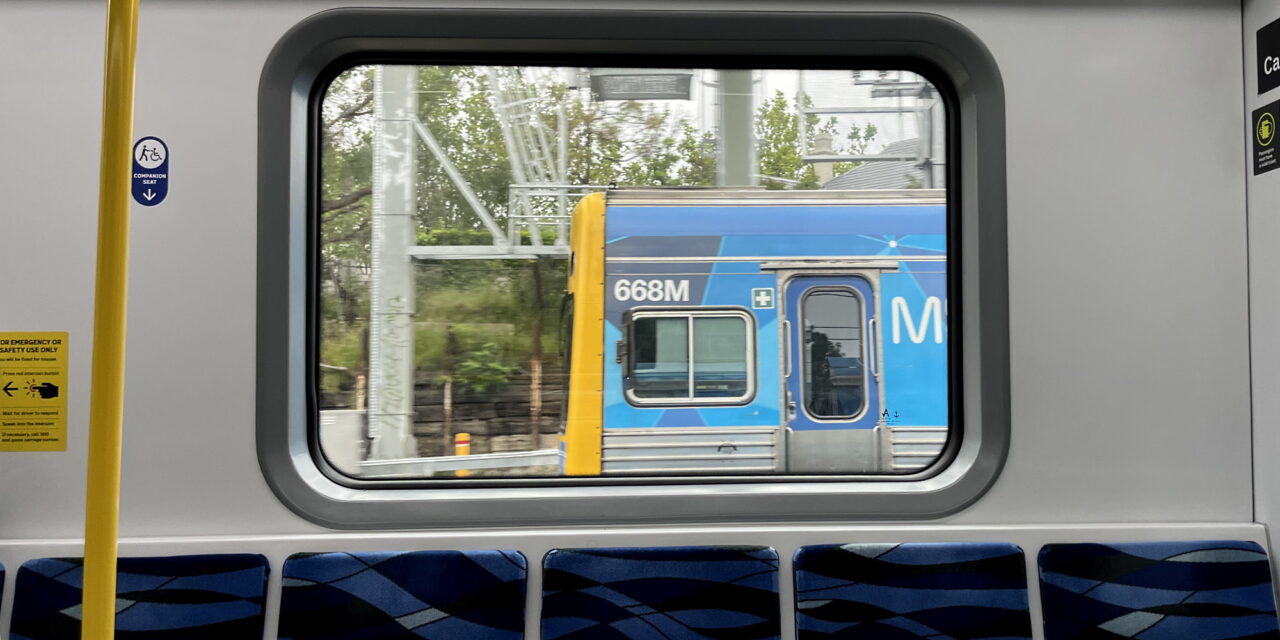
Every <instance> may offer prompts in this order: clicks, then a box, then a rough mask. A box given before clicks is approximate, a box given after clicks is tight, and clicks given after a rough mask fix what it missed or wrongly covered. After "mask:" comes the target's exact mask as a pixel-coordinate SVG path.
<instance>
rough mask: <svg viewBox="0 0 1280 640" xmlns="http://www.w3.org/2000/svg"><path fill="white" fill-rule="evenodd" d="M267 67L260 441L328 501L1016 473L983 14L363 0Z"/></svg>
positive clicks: (563, 501)
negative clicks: (501, 7)
mask: <svg viewBox="0 0 1280 640" xmlns="http://www.w3.org/2000/svg"><path fill="white" fill-rule="evenodd" d="M723 65H731V66H723ZM260 86H261V87H262V89H261V92H260V101H261V102H260V105H261V111H260V121H259V123H258V130H259V132H260V144H261V150H262V151H261V154H260V158H259V160H258V167H259V184H258V189H259V194H260V196H259V202H260V206H259V219H260V225H259V232H258V233H259V247H260V250H259V254H258V269H259V270H258V279H259V296H258V309H259V318H258V326H259V335H258V340H257V345H258V352H259V357H258V362H259V369H258V375H257V379H258V385H259V396H258V409H259V410H258V416H259V420H258V436H259V451H260V458H261V460H262V461H263V468H264V471H265V472H266V474H267V479H268V481H269V482H270V483H271V486H272V487H273V488H274V489H275V490H276V491H277V493H278V494H280V495H281V496H282V497H284V498H285V500H286V502H288V503H289V504H290V505H291V506H292V507H294V508H295V509H296V510H298V511H299V513H303V514H304V515H306V516H307V517H309V518H312V519H314V520H316V521H318V522H325V523H337V524H338V526H360V527H367V526H377V525H379V524H385V525H388V526H400V525H404V526H423V525H426V524H431V525H433V526H434V525H435V524H438V522H437V521H428V520H424V516H422V515H421V513H419V512H418V511H416V510H415V509H416V507H415V506H414V505H421V504H427V503H430V504H432V505H433V509H436V511H435V513H440V514H450V515H449V517H450V518H454V519H452V520H448V523H450V524H462V523H464V522H471V523H474V522H481V521H484V522H491V523H497V522H512V521H517V519H519V518H523V520H520V521H524V522H527V521H534V520H539V521H548V522H552V521H554V522H561V521H565V522H567V521H571V520H572V521H577V522H587V521H598V519H599V518H598V514H599V513H600V511H599V508H600V506H601V505H602V504H604V503H601V502H599V501H594V502H593V501H592V500H586V501H584V502H582V503H581V504H579V503H578V502H575V501H574V500H573V499H571V498H572V497H573V496H587V495H595V496H600V497H602V499H604V500H606V501H607V500H612V499H615V498H620V497H624V496H626V497H627V498H626V500H627V501H628V502H629V505H630V506H628V507H626V508H619V509H618V511H619V513H620V514H635V518H633V519H643V518H645V517H646V516H645V514H646V513H652V512H653V511H654V508H651V507H648V506H644V504H641V503H644V501H645V500H653V501H654V502H653V503H652V504H655V505H660V504H674V503H672V502H670V501H668V500H667V498H666V497H668V496H681V495H685V493H688V494H689V495H697V492H695V491H692V490H690V487H691V486H692V485H695V484H707V483H723V485H722V486H721V485H717V489H716V490H715V491H714V492H711V493H714V494H715V496H716V497H715V499H714V500H713V501H709V502H707V503H706V504H701V505H700V506H699V507H698V508H696V509H694V510H693V511H690V514H691V515H690V518H703V517H708V514H715V515H714V516H713V517H716V518H740V517H742V516H743V515H744V514H748V513H760V512H761V509H775V510H776V513H783V512H788V513H789V512H792V511H795V510H800V511H806V513H811V514H813V515H815V516H821V517H830V516H831V515H833V514H852V513H869V514H877V515H892V514H905V515H918V514H940V513H944V512H946V511H948V510H954V509H956V508H958V507H957V505H960V504H962V503H963V502H964V501H965V500H972V499H975V498H976V496H978V495H980V494H981V492H982V491H984V490H985V487H986V486H989V483H990V481H991V480H992V479H993V478H994V475H993V473H994V472H993V471H992V470H993V469H998V468H999V462H998V460H1000V459H1002V458H1000V456H1001V455H1003V454H1002V451H1003V449H1002V447H1004V446H1005V443H1006V442H1007V428H1008V424H1007V411H1006V409H1007V407H1005V406H1004V404H1002V400H1001V399H1007V397H1008V392H1007V389H1005V388H1000V386H1001V385H1002V384H1003V382H1002V381H1003V380H1005V377H1006V376H1005V373H1007V372H1006V371H1005V370H1006V369H1007V358H1006V356H1005V351H1004V350H1003V349H1004V348H1007V336H1006V333H1005V331H1006V329H1005V326H1004V324H1003V320H1002V316H1001V315H1000V314H1001V312H1002V311H1001V310H1002V309H1004V308H1005V302H1004V299H1003V297H1002V296H1003V292H1004V288H1003V280H1002V279H1003V278H1004V277H1005V276H1004V272H1003V265H1004V254H1003V250H1004V249H1003V245H1001V244H999V242H998V239H999V238H1003V237H1005V234H1004V231H1003V230H1004V227H1003V224H1004V221H1003V216H1004V209H1003V203H1004V200H1003V198H1004V195H1003V189H1004V187H1003V184H1004V183H1003V180H1004V168H1003V155H1002V154H1003V137H1002V136H1003V130H1004V129H1003V93H1002V89H1001V88H1000V81H999V73H998V72H997V71H996V70H995V69H994V65H993V63H992V59H991V57H990V55H989V54H988V53H987V52H986V50H985V48H984V47H983V46H982V45H981V43H980V42H979V41H977V40H976V38H975V36H973V34H972V33H970V32H969V31H967V30H965V29H964V28H962V27H960V26H958V25H956V24H955V23H953V22H951V21H948V20H945V19H941V18H936V17H930V16H920V15H908V14H901V15H895V14H879V13H877V14H855V13H848V14H823V15H804V14H794V15H792V14H787V13H785V12H778V13H776V14H769V15H763V14H755V13H748V12H722V14H720V15H710V14H709V13H708V14H704V13H702V12H698V13H687V14H686V13H675V12H673V13H665V12H661V11H637V12H626V11H621V12H608V11H601V12H574V11H524V10H519V11H497V10H494V11H490V10H483V9H477V10H468V11H447V10H418V9H403V10H400V9H379V10H362V9H351V10H337V11H332V12H325V13H322V14H318V15H316V16H314V17H312V18H310V19H308V20H306V21H305V22H303V23H300V24H299V25H297V27H296V28H295V29H292V30H291V31H289V33H288V34H287V35H285V36H284V37H283V39H282V40H281V42H280V43H279V45H278V46H277V47H276V48H275V49H274V50H273V52H272V54H271V56H270V58H269V59H268V62H267V64H266V66H265V67H264V71H263V77H262V79H261V83H260ZM962 142H963V143H964V144H963V145H962V144H961V143H962ZM960 184H963V185H964V186H965V188H964V190H963V193H961V192H960V191H958V190H956V189H955V186H956V185H960ZM960 195H963V197H964V198H965V200H963V201H961V200H959V199H956V198H958V197H959V196H960ZM962 207H963V211H962V210H961V208H962ZM962 236H963V239H964V244H963V246H964V247H965V261H964V262H963V263H961V262H960V261H959V260H958V259H957V257H958V248H959V247H960V246H961V242H960V241H961V238H962ZM979 279H981V283H982V286H981V287H978V286H972V287H970V286H966V287H965V289H964V290H965V292H966V298H965V299H964V300H963V301H961V300H960V299H959V298H958V297H957V295H958V293H959V291H960V284H961V283H962V282H969V281H973V282H977V281H978V280H979ZM565 300H571V302H570V303H565V302H564V301H565ZM962 302H963V304H961V303H962ZM962 316H963V318H964V323H961V317H962ZM558 327H559V329H557V328H558ZM961 327H964V330H965V333H964V334H963V335H961V334H960V333H959V329H960V328H961ZM1002 341H1004V342H1002ZM986 345H994V346H991V347H990V349H991V350H990V351H989V352H988V351H986V350H984V349H986ZM1001 345H1003V347H1002V346H1001ZM975 349H977V350H976V351H975ZM962 350H964V358H965V360H964V367H963V368H961V367H960V357H961V353H962ZM961 371H963V372H964V376H965V380H963V381H962V380H961V379H960V375H961ZM1002 372H1003V373H1002ZM988 374H989V375H988ZM961 382H965V383H966V384H965V385H962V384H961ZM977 393H981V394H982V396H981V397H982V401H981V402H971V403H968V404H966V403H965V402H964V401H965V397H967V395H966V394H977ZM962 418H963V421H964V423H963V424H962V423H961V422H962ZM961 429H964V437H963V438H960V437H958V435H959V434H960V431H961ZM970 429H973V430H972V431H970ZM464 436H465V437H464ZM458 442H469V446H468V447H460V446H458V445H457V444H456V443H458ZM964 448H968V449H964ZM966 450H967V451H969V453H966ZM979 457H983V458H984V459H986V458H989V459H990V460H992V461H994V462H990V463H983V464H978V463H977V462H975V461H977V460H978V459H979ZM953 461H959V463H958V464H957V463H956V462H953ZM971 472H972V473H971ZM628 476H630V477H628ZM635 476H643V477H640V478H637V477H635ZM694 476H696V478H695V477H694ZM848 480H856V481H857V482H846V481H848ZM833 481H838V482H835V483H834V484H832V482H833ZM761 483H778V484H786V483H790V484H791V486H795V487H812V488H813V490H812V491H808V490H799V489H798V490H797V492H798V493H797V495H804V496H811V497H814V499H813V500H797V501H791V500H782V498H784V497H785V496H783V495H782V493H785V492H777V491H766V492H760V491H757V490H755V489H753V487H754V486H755V485H757V484H761ZM824 483H825V484H824ZM444 487H448V489H449V492H448V493H449V494H450V495H449V497H447V498H445V497H440V496H441V495H442V494H440V493H439V492H438V491H437V490H439V489H442V488H444ZM530 487H535V488H536V495H537V496H538V499H536V500H529V499H527V498H528V496H529V495H534V494H527V495H526V494H522V493H521V492H522V491H527V490H529V488H530ZM833 487H835V488H834V489H833ZM956 487H960V488H956ZM385 488H394V489H396V490H397V491H381V489H385ZM455 490H456V491H457V492H475V493H474V495H475V496H476V497H477V501H475V502H471V501H463V500H457V499H455V498H456V497H457V496H458V495H460V494H461V493H453V492H454V491H455ZM788 491H789V490H788ZM433 492H434V493H433ZM575 492H576V493H575ZM682 492H685V493H682ZM917 494H919V496H924V497H918V498H917V497H912V496H915V495H917ZM467 495H472V494H471V493H468V494H467ZM707 495H710V494H707ZM935 495H936V496H944V495H946V496H961V497H948V498H946V499H943V498H941V497H937V498H935V497H931V496H935ZM298 496H302V497H298ZM371 496H376V497H371ZM819 496H821V497H819ZM832 496H839V497H838V498H836V497H832ZM775 497H776V498H779V500H774V499H773V498H775ZM507 498H510V499H507ZM632 498H634V499H632ZM489 500H494V502H492V503H490V502H489ZM464 503H466V504H470V505H471V506H464ZM588 503H590V504H591V505H594V506H586V505H587V504H588ZM491 504H492V505H498V504H501V508H499V507H496V506H495V507H494V508H493V510H490V509H489V506H490V505H491ZM645 504H648V503H645ZM766 504H767V505H771V506H765V505H766ZM351 505H356V506H355V507H352V506H351ZM388 505H391V506H388ZM352 509H355V510H356V511H358V512H359V513H360V514H362V515H360V516H356V515H353V514H355V513H356V511H352ZM548 514H555V515H548ZM564 514H571V515H564ZM561 515H564V517H563V518H561ZM619 517H620V519H628V518H630V516H627V515H620V516H619Z"/></svg>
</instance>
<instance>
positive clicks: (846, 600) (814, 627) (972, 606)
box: [795, 542, 1031, 640]
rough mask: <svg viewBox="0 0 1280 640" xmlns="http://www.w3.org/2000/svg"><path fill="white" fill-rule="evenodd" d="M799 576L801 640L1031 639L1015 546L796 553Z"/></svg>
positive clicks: (1022, 568)
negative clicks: (828, 639)
mask: <svg viewBox="0 0 1280 640" xmlns="http://www.w3.org/2000/svg"><path fill="white" fill-rule="evenodd" d="M795 571H796V630H797V635H798V637H799V638H800V639H801V640H810V639H813V640H816V639H818V638H868V639H872V640H899V639H901V640H913V639H916V638H929V639H930V640H978V639H980V638H981V639H992V640H994V639H996V638H999V639H1000V640H1013V639H1015V638H1027V639H1028V640H1029V639H1030V638H1031V615H1030V611H1029V607H1028V605H1027V577H1026V571H1027V569H1026V558H1025V556H1023V553H1022V549H1020V548H1019V547H1018V546H1017V545H1013V544H1004V543H986V542H983V543H905V544H846V545H820V546H811V547H804V548H802V549H800V550H799V551H797V552H796V557H795Z"/></svg>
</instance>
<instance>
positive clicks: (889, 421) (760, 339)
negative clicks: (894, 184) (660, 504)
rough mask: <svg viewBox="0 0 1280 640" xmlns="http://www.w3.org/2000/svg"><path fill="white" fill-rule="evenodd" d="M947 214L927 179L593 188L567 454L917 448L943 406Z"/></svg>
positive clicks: (603, 466)
mask: <svg viewBox="0 0 1280 640" xmlns="http://www.w3.org/2000/svg"><path fill="white" fill-rule="evenodd" d="M946 220H947V215H946V202H945V195H944V194H943V193H942V192H941V191H934V190H905V191H858V192H853V191H850V192H839V191H821V192H814V191H810V192H805V191H758V190H757V191H745V190H738V191H733V190H705V189H642V190H629V189H620V190H613V191H610V192H608V193H607V194H598V195H595V196H591V197H589V198H587V199H586V200H584V202H583V203H582V204H580V205H579V207H578V211H577V212H576V214H575V220H574V227H573V228H574V233H575V236H574V239H573V249H574V254H573V261H574V266H573V273H572V275H571V276H570V279H571V282H570V289H571V293H572V294H573V296H574V306H573V308H574V310H575V314H576V315H575V318H574V326H573V331H574V338H573V341H572V344H573V347H572V349H573V350H574V351H573V354H572V355H571V359H572V360H571V371H570V377H571V381H570V402H569V418H568V420H567V428H566V434H565V445H566V471H568V472H569V473H573V474H585V473H592V474H593V473H601V472H603V473H610V474H628V473H637V474H639V473H659V472H663V473H670V472H673V471H674V472H685V473H722V472H728V473H747V472H753V473H760V472H782V473H833V472H836V473H855V474H856V473H868V474H872V473H910V472H914V471H918V470H920V469H923V468H925V467H927V466H928V465H929V464H931V463H932V462H933V461H934V460H936V459H937V458H938V457H939V455H940V454H941V453H942V451H943V449H944V446H945V444H946V442H947V433H948V424H949V416H948V397H949V394H948V375H947V370H948V342H947V289H948V280H947V262H946V260H947V229H946ZM601 239H603V242H601ZM597 262H598V263H600V264H596V263H597ZM598 273H603V280H601V279H600V277H599V275H595V274H598ZM593 312H594V313H593ZM601 315H602V316H603V318H602V322H599V324H600V325H601V326H602V327H603V333H602V334H599V335H589V337H587V336H586V335H584V334H595V333H596V331H595V327H594V326H591V325H592V324H594V323H593V321H591V320H588V319H587V317H586V316H591V317H594V318H598V317H599V316H601ZM596 340H599V341H601V342H600V343H599V345H600V346H602V348H597V344H594V342H595V341H596ZM595 353H599V354H600V355H601V356H602V357H600V358H599V360H598V361H593V360H594V359H593V358H591V357H590V354H595ZM595 367H600V369H599V370H600V371H602V372H603V379H602V380H599V381H598V380H596V378H595V376H593V375H592V374H591V369H593V368H595ZM598 383H600V384H602V386H603V398H602V401H601V402H602V404H601V405H600V406H598V407H597V406H595V401H594V399H593V398H592V394H591V392H592V390H593V389H594V388H595V387H596V386H598ZM597 442H598V444H597Z"/></svg>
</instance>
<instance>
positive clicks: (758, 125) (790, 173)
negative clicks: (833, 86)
mask: <svg viewBox="0 0 1280 640" xmlns="http://www.w3.org/2000/svg"><path fill="white" fill-rule="evenodd" d="M799 101H800V102H801V103H803V104H804V107H805V108H810V107H812V106H813V100H812V99H810V98H809V96H808V95H806V94H801V95H800V97H799ZM804 117H805V127H804V132H805V135H804V144H801V139H800V109H799V108H798V107H797V103H796V102H793V101H791V100H789V99H788V98H787V96H786V94H784V93H782V92H781V91H777V92H775V93H774V95H773V96H772V97H771V98H769V99H767V100H765V101H764V103H763V104H761V105H760V106H759V107H758V108H757V109H756V118H755V133H756V139H757V140H758V141H759V146H758V147H757V149H756V157H757V162H758V164H759V172H760V174H761V175H764V176H770V177H773V178H781V180H767V179H766V180H765V184H764V186H765V188H766V189H786V188H791V189H817V188H819V187H821V186H822V185H820V184H818V174H817V172H816V171H815V170H814V166H813V164H812V163H809V162H805V161H804V160H803V159H802V156H801V153H802V149H813V146H814V140H815V138H816V137H817V136H818V135H821V134H826V135H829V136H832V137H833V138H835V137H836V136H837V134H838V132H839V125H838V123H837V121H836V119H835V118H834V117H832V118H827V119H826V120H825V121H824V120H822V119H821V118H819V117H818V116H817V115H815V114H811V113H810V114H805V116H804ZM876 133H877V131H876V126H875V125H874V124H868V125H866V126H865V127H861V126H858V125H856V124H855V125H853V126H851V127H850V129H849V131H848V133H847V134H846V135H845V139H844V142H843V144H834V145H833V147H835V148H834V149H833V151H834V152H835V153H837V154H840V155H862V154H864V153H866V150H867V147H868V145H870V143H871V141H872V140H873V139H874V138H875V137H876ZM859 164H861V163H859V162H839V163H835V166H834V167H833V169H834V173H835V174H836V175H839V174H841V173H844V172H846V171H848V170H850V169H852V168H854V167H856V166H858V165H859Z"/></svg>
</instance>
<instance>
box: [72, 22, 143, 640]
mask: <svg viewBox="0 0 1280 640" xmlns="http://www.w3.org/2000/svg"><path fill="white" fill-rule="evenodd" d="M137 33H138V0H107V48H106V68H105V71H104V73H103V84H102V168H101V172H100V174H99V176H98V181H99V187H98V272H97V284H96V287H95V290H94V310H93V381H92V384H91V388H90V391H89V471H88V491H87V494H88V495H87V498H86V504H85V514H84V608H83V612H84V617H83V624H82V627H81V632H80V634H81V635H80V637H81V638H82V639H83V640H111V639H112V638H114V637H115V616H116V534H117V529H118V525H119V520H120V441H121V428H122V421H123V418H124V344H125V310H126V305H125V296H126V292H127V289H128V287H127V285H128V276H129V178H130V176H129V173H130V168H131V166H132V164H131V163H132V158H131V157H130V156H131V155H132V152H133V149H132V147H131V146H130V141H131V140H132V138H133V61H134V53H135V51H136V49H137Z"/></svg>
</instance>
